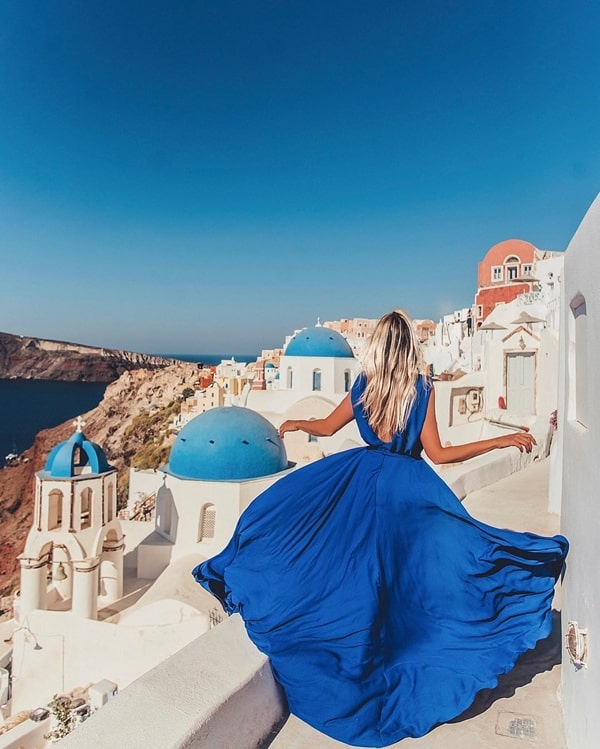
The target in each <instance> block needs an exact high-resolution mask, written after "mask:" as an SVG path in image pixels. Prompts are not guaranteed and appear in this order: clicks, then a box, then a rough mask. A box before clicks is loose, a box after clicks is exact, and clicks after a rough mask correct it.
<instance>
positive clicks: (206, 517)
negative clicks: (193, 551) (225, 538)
mask: <svg viewBox="0 0 600 749" xmlns="http://www.w3.org/2000/svg"><path fill="white" fill-rule="evenodd" d="M216 519H217V508H216V507H215V506H214V505H205V506H204V507H203V508H202V513H201V515H200V534H199V538H198V540H199V541H208V540H210V539H213V538H214V537H215V524H216Z"/></svg>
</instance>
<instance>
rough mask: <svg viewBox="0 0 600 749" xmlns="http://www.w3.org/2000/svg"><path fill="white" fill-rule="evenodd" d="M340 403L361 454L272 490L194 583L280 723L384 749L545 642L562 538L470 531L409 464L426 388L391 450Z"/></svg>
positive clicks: (445, 714)
mask: <svg viewBox="0 0 600 749" xmlns="http://www.w3.org/2000/svg"><path fill="white" fill-rule="evenodd" d="M364 385H365V379H364V376H363V375H361V376H359V378H358V379H357V380H356V382H355V383H354V386H353V388H352V403H353V408H354V414H355V417H356V420H357V422H358V427H359V429H360V433H361V436H362V437H363V439H364V440H365V442H366V443H367V446H366V447H359V448H356V449H352V450H347V451H344V452H341V453H336V454H334V455H330V456H328V457H326V458H323V459H321V460H318V461H315V462H314V463H310V464H308V465H307V466H305V467H302V468H300V469H298V470H296V471H293V472H291V473H290V474H288V475H286V476H285V477H284V478H282V479H281V480H279V481H278V482H277V483H275V484H273V485H272V486H271V487H270V488H269V489H267V490H266V491H265V492H263V493H262V494H261V495H260V496H258V497H257V498H256V499H255V500H254V502H252V504H251V505H250V507H248V509H247V510H246V511H245V512H244V513H243V515H242V516H241V517H240V520H239V523H238V525H237V528H236V530H235V533H234V535H233V538H232V539H231V541H230V543H229V544H228V546H227V547H226V548H225V549H224V550H223V551H222V552H221V553H220V554H218V555H217V556H215V557H213V558H212V559H209V560H207V561H205V562H203V563H201V564H200V565H198V567H196V568H195V569H194V571H193V574H194V576H195V578H196V580H197V581H198V582H199V583H200V584H201V585H203V586H204V587H205V588H206V589H207V590H209V591H210V592H211V593H212V594H213V595H215V596H216V597H217V598H218V599H219V600H220V601H221V603H222V605H223V607H224V608H225V610H226V611H227V612H229V613H233V612H239V613H240V614H241V616H242V617H243V619H244V621H245V625H246V629H247V632H248V635H249V636H250V638H251V639H252V641H253V642H254V643H255V644H256V646H257V647H258V648H259V649H260V650H261V651H262V652H263V653H266V654H267V655H268V656H269V658H270V660H271V664H272V667H273V672H274V674H275V677H276V678H277V680H278V681H279V682H280V684H281V685H282V686H283V689H284V691H285V694H286V697H287V700H288V704H289V708H290V711H291V712H292V713H294V714H295V715H297V716H298V717H300V718H301V719H303V720H304V721H306V722H307V723H309V724H310V725H312V726H314V727H315V728H317V729H318V730H320V731H322V732H323V733H325V734H327V735H329V736H332V737H333V738H335V739H338V740H340V741H343V742H346V743H348V744H352V745H354V746H369V747H375V746H377V747H381V746H387V745H388V744H391V743H394V742H396V741H398V740H400V739H402V738H404V737H407V736H413V737H417V736H422V735H423V734H425V733H426V732H427V731H429V730H430V729H431V728H432V727H433V726H435V725H436V724H438V723H442V722H445V721H448V720H450V719H452V718H455V717H456V716H458V715H460V714H461V713H462V712H463V711H464V710H466V708H468V707H469V706H470V705H471V703H472V702H473V699H474V697H475V695H476V694H477V692H479V690H481V689H484V688H490V687H494V686H496V684H497V677H498V676H499V675H500V674H503V673H505V672H507V671H509V670H510V669H511V668H512V667H513V665H514V663H515V661H516V660H517V658H518V657H519V656H520V655H521V654H522V653H523V652H524V651H526V650H528V649H529V648H532V647H534V646H535V644H536V642H537V641H538V640H539V639H541V638H544V637H547V636H548V635H549V634H550V631H551V627H552V613H551V606H552V597H553V593H554V585H555V582H556V579H557V577H558V575H559V574H560V572H561V569H562V566H563V563H564V559H565V556H566V553H567V549H568V543H567V540H566V539H565V538H564V537H563V536H554V537H553V538H545V537H542V536H538V535H535V534H533V533H518V532H515V531H510V530H500V529H497V528H494V527H491V526H489V525H485V524H484V523H480V522H479V521H478V520H476V519H474V518H473V517H471V516H470V515H469V513H468V512H467V511H466V510H465V508H464V507H463V506H462V504H461V502H460V501H459V499H458V498H457V497H456V496H455V495H454V493H453V492H452V491H451V490H450V489H449V488H448V486H447V485H446V484H445V483H444V481H443V480H442V479H441V478H440V477H439V476H438V475H437V474H436V473H435V471H433V470H432V469H431V468H430V466H429V465H428V464H427V463H426V462H425V461H423V460H422V459H421V457H420V456H421V450H422V446H421V442H420V433H421V429H422V427H423V422H424V419H425V413H426V410H427V403H428V399H429V393H430V392H431V390H430V387H429V386H428V385H427V384H426V383H425V382H424V381H423V380H421V379H420V380H419V381H418V383H417V398H416V401H415V404H414V406H413V408H412V411H411V414H410V417H409V420H408V424H407V426H406V428H405V429H404V430H403V431H402V433H398V434H396V435H394V438H393V440H392V441H391V442H390V443H383V442H382V441H381V440H379V439H378V437H377V436H376V435H375V434H374V432H373V431H372V430H371V428H370V427H369V425H368V422H367V418H366V414H365V411H364V409H363V407H362V405H361V404H360V403H358V399H359V397H360V395H361V393H362V391H363V389H364Z"/></svg>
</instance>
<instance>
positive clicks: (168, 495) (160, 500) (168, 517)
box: [156, 484, 177, 538]
mask: <svg viewBox="0 0 600 749" xmlns="http://www.w3.org/2000/svg"><path fill="white" fill-rule="evenodd" d="M156 530H157V531H158V532H159V533H160V534H161V535H163V536H166V537H167V538H172V537H175V536H176V535H177V511H176V509H175V500H174V498H173V493H172V492H171V490H170V489H168V488H167V487H166V486H165V485H164V484H163V485H162V486H161V487H160V488H159V490H158V491H157V493H156Z"/></svg>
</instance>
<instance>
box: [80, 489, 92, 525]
mask: <svg viewBox="0 0 600 749" xmlns="http://www.w3.org/2000/svg"><path fill="white" fill-rule="evenodd" d="M80 517H81V525H80V528H81V530H83V529H84V528H89V527H90V526H91V524H92V490H91V489H90V488H89V487H86V488H85V489H84V490H83V491H82V492H81V516H80Z"/></svg>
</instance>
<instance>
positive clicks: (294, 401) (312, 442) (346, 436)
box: [247, 323, 362, 463]
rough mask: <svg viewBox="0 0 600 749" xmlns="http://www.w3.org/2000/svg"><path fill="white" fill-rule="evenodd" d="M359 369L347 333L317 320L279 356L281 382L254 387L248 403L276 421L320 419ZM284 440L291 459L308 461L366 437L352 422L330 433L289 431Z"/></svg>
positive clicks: (295, 336) (358, 442)
mask: <svg viewBox="0 0 600 749" xmlns="http://www.w3.org/2000/svg"><path fill="white" fill-rule="evenodd" d="M359 371H360V362H359V361H358V360H357V359H356V358H355V357H354V354H353V352H352V349H351V347H350V344H349V343H348V341H346V339H345V338H344V336H343V335H341V333H338V332H337V331H336V330H333V329H331V328H327V327H325V326H323V325H320V324H319V323H317V325H315V326H314V327H312V328H304V329H303V330H299V331H297V332H296V333H295V334H294V335H293V336H292V337H291V338H290V340H289V341H288V342H287V345H286V346H285V349H284V352H283V354H282V356H281V357H280V360H279V372H278V379H277V387H276V388H274V389H268V390H262V391H260V390H252V391H251V392H250V393H249V395H248V400H247V404H248V406H249V407H250V408H253V409H254V410H256V411H258V412H260V413H262V414H265V416H267V418H268V419H269V420H270V421H271V422H272V423H273V424H276V425H279V424H280V423H281V422H283V421H285V420H286V419H311V418H315V419H320V418H323V417H325V416H327V415H328V414H329V413H330V412H331V411H332V410H333V409H334V408H335V407H336V406H337V405H338V404H339V403H340V401H341V400H342V399H343V398H344V397H345V396H346V395H347V394H348V393H349V392H350V389H351V387H352V383H353V382H354V380H355V378H356V376H357V375H358V373H359ZM285 444H286V449H287V452H288V456H289V457H290V459H291V460H293V461H294V462H296V463H305V462H308V461H311V460H315V459H318V458H320V457H323V455H327V454H328V453H331V452H337V451H338V450H340V449H346V448H348V447H355V446H356V445H358V444H362V440H361V438H360V435H359V434H358V430H357V429H356V428H355V426H354V425H352V424H349V425H348V426H346V427H344V429H343V430H341V431H340V432H338V433H337V434H336V435H334V436H332V437H318V438H317V437H310V436H309V435H307V434H305V433H304V432H290V433H288V434H286V436H285Z"/></svg>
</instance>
